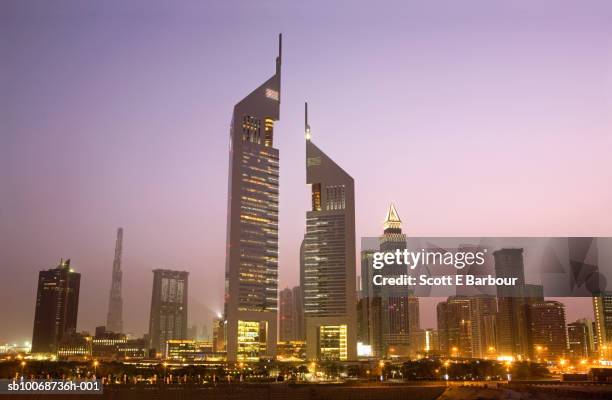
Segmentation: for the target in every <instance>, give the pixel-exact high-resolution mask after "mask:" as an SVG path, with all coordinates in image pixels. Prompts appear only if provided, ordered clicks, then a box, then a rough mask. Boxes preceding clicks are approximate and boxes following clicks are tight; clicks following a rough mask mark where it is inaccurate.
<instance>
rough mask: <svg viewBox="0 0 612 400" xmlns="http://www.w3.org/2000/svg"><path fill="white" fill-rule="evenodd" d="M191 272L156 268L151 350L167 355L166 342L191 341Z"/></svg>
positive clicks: (154, 273)
mask: <svg viewBox="0 0 612 400" xmlns="http://www.w3.org/2000/svg"><path fill="white" fill-rule="evenodd" d="M188 277H189V272H186V271H172V270H168V269H156V270H154V271H153V295H152V297H151V315H150V318H149V337H150V340H151V345H150V348H152V349H155V351H156V353H157V354H160V355H162V356H165V355H166V353H165V352H166V342H167V341H168V340H173V339H187V333H188V332H187V315H188V314H187V288H188V285H187V283H188V279H187V278H188Z"/></svg>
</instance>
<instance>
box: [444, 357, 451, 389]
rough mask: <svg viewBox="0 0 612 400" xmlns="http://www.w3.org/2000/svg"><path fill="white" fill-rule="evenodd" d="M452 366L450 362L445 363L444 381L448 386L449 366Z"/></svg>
mask: <svg viewBox="0 0 612 400" xmlns="http://www.w3.org/2000/svg"><path fill="white" fill-rule="evenodd" d="M449 365H450V362H449V361H448V360H446V361H444V380H445V381H446V384H447V385H448V366H449Z"/></svg>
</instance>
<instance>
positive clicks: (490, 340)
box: [470, 295, 497, 358]
mask: <svg viewBox="0 0 612 400" xmlns="http://www.w3.org/2000/svg"><path fill="white" fill-rule="evenodd" d="M495 314H497V299H496V298H495V297H494V296H487V295H481V296H471V297H470V323H471V329H472V357H474V358H493V357H494V356H495V355H496V348H497V338H496V330H495Z"/></svg>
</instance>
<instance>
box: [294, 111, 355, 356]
mask: <svg viewBox="0 0 612 400" xmlns="http://www.w3.org/2000/svg"><path fill="white" fill-rule="evenodd" d="M307 110H308V109H307V108H306V126H305V128H306V183H307V184H309V185H310V187H311V193H312V209H311V210H310V211H308V212H307V213H306V237H305V239H304V265H303V268H304V270H303V281H304V315H305V320H306V357H307V359H309V360H313V359H321V360H355V359H356V357H357V341H356V335H357V332H356V326H357V319H356V314H357V313H356V298H355V289H356V286H355V266H356V265H355V187H354V181H353V178H352V177H351V176H350V175H349V174H347V173H346V172H345V171H344V170H343V169H342V168H341V167H340V166H338V165H337V164H336V163H335V162H334V161H333V160H332V159H331V158H329V157H328V156H327V155H326V154H325V153H323V151H321V150H320V149H319V148H318V147H317V146H315V144H314V143H313V142H312V140H311V137H310V126H309V125H308V118H307V115H308V114H307Z"/></svg>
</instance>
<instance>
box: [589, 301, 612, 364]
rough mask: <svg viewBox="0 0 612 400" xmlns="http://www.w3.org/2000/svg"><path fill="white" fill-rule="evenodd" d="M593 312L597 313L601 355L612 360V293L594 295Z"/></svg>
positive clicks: (596, 330)
mask: <svg viewBox="0 0 612 400" xmlns="http://www.w3.org/2000/svg"><path fill="white" fill-rule="evenodd" d="M593 312H594V314H595V336H596V337H597V347H598V349H599V357H600V358H602V359H604V360H612V293H611V292H604V293H602V294H601V295H600V296H596V297H593Z"/></svg>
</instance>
